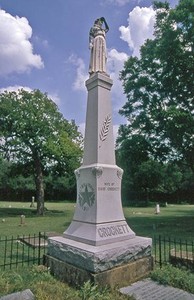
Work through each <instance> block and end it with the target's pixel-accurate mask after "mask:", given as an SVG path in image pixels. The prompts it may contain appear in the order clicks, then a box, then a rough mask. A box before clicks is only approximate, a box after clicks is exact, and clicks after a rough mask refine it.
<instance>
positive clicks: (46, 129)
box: [0, 90, 82, 215]
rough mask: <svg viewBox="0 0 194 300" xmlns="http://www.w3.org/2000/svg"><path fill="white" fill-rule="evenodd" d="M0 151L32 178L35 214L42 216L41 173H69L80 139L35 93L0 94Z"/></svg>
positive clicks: (75, 161) (74, 128)
mask: <svg viewBox="0 0 194 300" xmlns="http://www.w3.org/2000/svg"><path fill="white" fill-rule="evenodd" d="M0 137H1V141H0V151H1V153H3V155H4V158H6V159H7V160H10V161H14V162H15V163H18V164H22V165H23V166H24V165H26V166H28V168H29V169H31V172H33V174H34V179H35V186H36V201H37V213H38V214H39V215H43V213H44V181H43V176H44V173H45V172H46V171H47V172H48V171H49V170H50V169H51V168H52V169H53V170H54V172H56V173H57V174H59V173H60V172H62V173H63V174H68V173H69V172H73V170H74V168H76V167H77V166H78V165H79V163H80V159H81V154H82V151H81V143H82V139H81V135H80V133H79V132H78V130H77V126H76V125H75V123H74V122H73V121H71V122H68V121H67V120H65V119H64V118H63V116H62V114H61V113H60V112H59V110H58V108H57V105H56V104H55V103H54V102H53V101H52V100H51V99H49V98H48V96H47V94H43V93H41V92H40V91H39V90H34V91H32V92H27V91H25V90H19V91H18V93H16V92H5V93H2V94H0Z"/></svg>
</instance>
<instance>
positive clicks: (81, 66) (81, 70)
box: [68, 54, 88, 91]
mask: <svg viewBox="0 0 194 300" xmlns="http://www.w3.org/2000/svg"><path fill="white" fill-rule="evenodd" d="M68 61H69V62H70V63H72V64H73V65H74V66H75V67H76V78H75V81H74V83H73V89H74V90H77V91H86V88H85V81H86V80H87V79H88V73H87V72H86V66H85V63H84V61H83V59H82V58H79V57H77V56H76V55H74V54H72V55H71V56H70V57H69V60H68Z"/></svg>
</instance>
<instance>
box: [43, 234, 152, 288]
mask: <svg viewBox="0 0 194 300" xmlns="http://www.w3.org/2000/svg"><path fill="white" fill-rule="evenodd" d="M45 264H46V266H47V267H50V269H51V273H52V274H53V275H55V276H56V277H57V278H58V279H60V280H61V281H64V282H68V283H69V284H73V285H82V284H83V283H84V282H86V281H88V280H91V281H92V282H94V283H95V284H99V285H100V286H106V285H108V286H110V287H114V286H119V287H122V286H125V284H127V285H128V284H129V283H132V282H135V281H137V280H139V279H141V278H144V277H145V276H147V275H148V274H149V272H150V271H151V270H152V269H153V258H152V256H151V239H150V238H143V237H135V238H132V239H129V240H128V241H123V242H118V243H112V244H109V245H103V246H98V247H95V246H91V245H87V244H83V243H79V242H76V241H72V240H68V239H66V238H62V237H53V238H50V239H49V244H48V254H47V255H46V256H45Z"/></svg>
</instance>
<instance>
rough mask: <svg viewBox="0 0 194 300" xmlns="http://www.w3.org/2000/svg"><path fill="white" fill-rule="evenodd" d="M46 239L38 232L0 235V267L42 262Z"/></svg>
mask: <svg viewBox="0 0 194 300" xmlns="http://www.w3.org/2000/svg"><path fill="white" fill-rule="evenodd" d="M46 246H47V239H46V236H45V234H43V233H39V234H34V235H28V236H18V237H16V238H14V237H3V238H1V237H0V269H3V270H5V269H6V268H9V269H12V267H18V266H24V265H30V264H39V265H40V264H42V263H43V257H44V254H45V251H46Z"/></svg>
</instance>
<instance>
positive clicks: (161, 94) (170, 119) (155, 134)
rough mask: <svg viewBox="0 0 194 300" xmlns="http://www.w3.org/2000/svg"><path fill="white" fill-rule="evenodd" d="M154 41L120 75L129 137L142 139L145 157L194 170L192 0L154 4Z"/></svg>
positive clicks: (129, 61) (193, 30)
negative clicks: (177, 162) (147, 148)
mask: <svg viewBox="0 0 194 300" xmlns="http://www.w3.org/2000/svg"><path fill="white" fill-rule="evenodd" d="M154 5H155V9H156V23H155V32H154V39H153V40H147V41H146V43H145V44H144V45H143V46H142V48H141V56H140V58H137V57H130V58H129V59H128V61H127V62H126V63H125V66H124V69H123V71H122V72H121V76H120V78H121V80H122V83H123V87H124V93H125V94H126V95H127V102H126V103H125V105H124V106H123V108H122V109H121V110H120V113H121V114H122V115H124V116H125V117H126V118H127V119H128V122H129V125H128V136H130V135H131V134H133V133H134V132H135V133H136V134H140V135H143V136H144V138H145V139H146V140H147V141H148V142H149V144H150V146H151V147H150V156H151V157H153V158H157V159H160V160H162V161H172V160H173V159H174V160H184V161H186V162H187V164H188V165H189V167H190V168H191V169H192V171H193V172H194V84H193V82H194V1H193V0H180V2H179V4H178V5H177V6H176V7H175V8H170V6H169V4H168V3H167V2H165V3H162V2H155V4H154Z"/></svg>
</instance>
